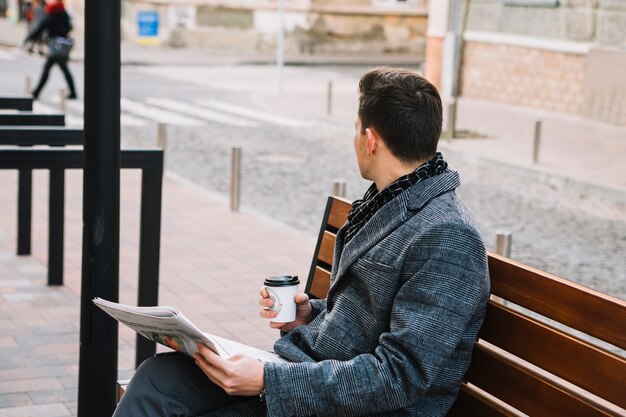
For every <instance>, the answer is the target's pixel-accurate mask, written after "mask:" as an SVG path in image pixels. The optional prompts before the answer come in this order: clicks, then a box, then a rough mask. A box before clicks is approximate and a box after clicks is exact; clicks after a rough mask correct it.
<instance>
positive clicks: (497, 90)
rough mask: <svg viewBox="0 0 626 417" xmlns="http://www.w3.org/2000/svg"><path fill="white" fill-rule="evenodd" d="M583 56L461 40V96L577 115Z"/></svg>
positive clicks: (583, 65)
mask: <svg viewBox="0 0 626 417" xmlns="http://www.w3.org/2000/svg"><path fill="white" fill-rule="evenodd" d="M585 71H586V55H580V54H573V53H563V52H553V51H547V50H540V49H534V48H528V47H521V46H511V45H501V44H500V45H499V44H493V43H483V42H466V43H465V49H464V56H463V72H462V74H461V95H462V96H465V97H469V98H477V99H486V100H497V101H502V102H505V103H510V104H516V105H521V106H527V107H534V108H541V109H545V110H550V111H558V112H564V113H570V114H575V115H581V114H582V109H583V98H584V95H583V89H584V84H585Z"/></svg>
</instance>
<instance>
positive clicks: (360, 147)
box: [354, 116, 371, 180]
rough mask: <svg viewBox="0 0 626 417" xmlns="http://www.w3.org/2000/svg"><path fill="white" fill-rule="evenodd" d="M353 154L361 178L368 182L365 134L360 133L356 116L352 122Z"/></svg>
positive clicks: (359, 121) (358, 119)
mask: <svg viewBox="0 0 626 417" xmlns="http://www.w3.org/2000/svg"><path fill="white" fill-rule="evenodd" d="M354 154H355V155H356V162H357V164H358V165H359V172H360V173H361V176H362V177H363V178H364V179H366V180H368V179H371V178H369V174H368V164H367V162H368V158H367V134H366V133H363V132H361V119H360V118H359V117H358V116H357V118H356V120H355V121H354Z"/></svg>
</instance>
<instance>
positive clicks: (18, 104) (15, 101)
mask: <svg viewBox="0 0 626 417" xmlns="http://www.w3.org/2000/svg"><path fill="white" fill-rule="evenodd" d="M0 109H2V110H21V111H32V110H33V97H32V96H5V97H0Z"/></svg>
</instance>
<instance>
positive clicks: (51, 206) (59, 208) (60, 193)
mask: <svg viewBox="0 0 626 417" xmlns="http://www.w3.org/2000/svg"><path fill="white" fill-rule="evenodd" d="M48 189H49V190H50V192H49V195H48V285H63V253H64V251H63V241H64V238H63V236H64V233H63V232H64V230H63V229H64V225H65V219H64V208H65V171H64V170H63V169H51V170H50V184H49V187H48Z"/></svg>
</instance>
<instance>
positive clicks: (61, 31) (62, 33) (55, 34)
mask: <svg viewBox="0 0 626 417" xmlns="http://www.w3.org/2000/svg"><path fill="white" fill-rule="evenodd" d="M71 30H72V23H71V20H70V16H69V14H67V11H66V10H65V5H64V4H63V1H62V0H53V1H51V2H50V3H47V4H46V7H45V16H44V18H43V19H41V21H40V22H39V23H38V24H37V26H36V27H35V29H33V31H32V32H31V33H30V34H29V35H28V37H26V40H25V41H24V43H25V44H26V43H29V42H30V43H36V42H40V41H41V40H42V37H43V36H46V38H47V39H48V42H49V45H50V48H49V49H50V50H49V52H48V58H47V59H46V63H45V64H44V67H43V71H42V73H41V78H40V79H39V83H37V87H35V89H34V90H33V93H32V94H33V98H34V99H35V100H37V99H38V98H39V95H40V94H41V90H43V87H44V86H45V85H46V82H47V81H48V77H49V76H50V70H51V69H52V66H53V65H54V64H57V65H58V66H59V68H61V71H63V75H64V76H65V81H67V86H68V88H69V95H68V96H67V98H69V99H76V98H78V95H77V94H76V87H75V86H74V79H73V78H72V73H70V70H69V68H68V66H67V62H68V61H69V50H70V49H71V45H72V43H71V42H72V41H71V40H70V39H68V37H67V36H68V34H69V33H70V32H71ZM53 43H54V44H53ZM57 44H58V45H63V44H64V46H62V47H61V48H59V50H57V49H56V48H55V46H54V45H57ZM31 48H32V47H31Z"/></svg>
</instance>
